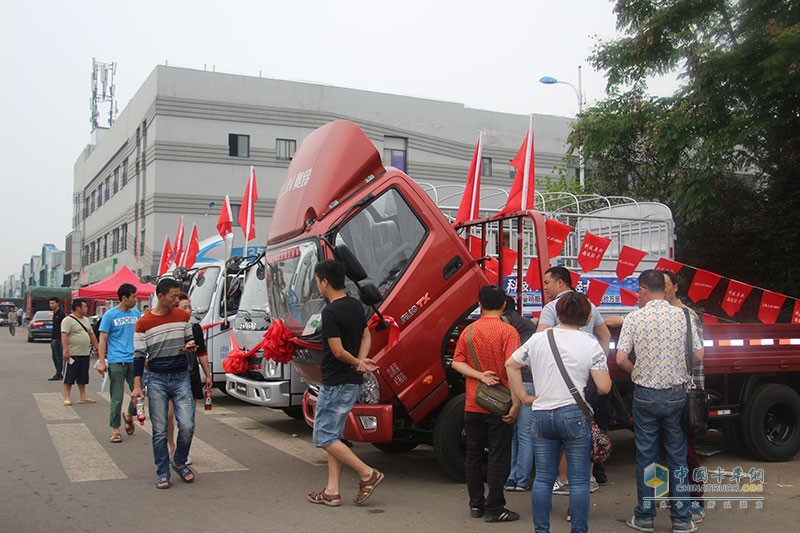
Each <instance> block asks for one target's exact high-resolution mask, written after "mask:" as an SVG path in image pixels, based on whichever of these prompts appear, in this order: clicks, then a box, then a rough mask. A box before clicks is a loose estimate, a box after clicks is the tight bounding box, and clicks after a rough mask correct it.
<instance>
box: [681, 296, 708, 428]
mask: <svg viewBox="0 0 800 533" xmlns="http://www.w3.org/2000/svg"><path fill="white" fill-rule="evenodd" d="M683 313H684V315H686V369H687V370H688V371H689V386H688V387H687V389H686V403H685V404H684V405H683V426H684V429H685V430H686V433H688V434H690V435H694V436H695V437H702V436H703V435H705V434H706V432H707V431H708V392H706V390H705V389H703V388H702V387H700V386H699V385H698V384H697V383H695V381H694V376H693V375H692V367H693V364H694V353H693V352H692V320H691V317H690V316H689V310H688V309H686V308H684V309H683Z"/></svg>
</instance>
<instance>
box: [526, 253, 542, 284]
mask: <svg viewBox="0 0 800 533" xmlns="http://www.w3.org/2000/svg"><path fill="white" fill-rule="evenodd" d="M539 275H540V274H539V260H538V259H536V258H535V257H531V262H530V264H529V265H528V272H527V273H526V274H525V283H527V284H528V289H530V290H531V291H538V290H539V289H541V288H542V282H541V279H540V278H539Z"/></svg>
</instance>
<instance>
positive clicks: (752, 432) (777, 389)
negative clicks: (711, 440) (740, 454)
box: [742, 383, 800, 462]
mask: <svg viewBox="0 0 800 533" xmlns="http://www.w3.org/2000/svg"><path fill="white" fill-rule="evenodd" d="M742 436H743V437H744V441H745V443H746V444H747V447H748V448H749V449H750V451H751V452H752V453H753V455H755V456H756V457H757V458H759V459H762V460H764V461H774V462H781V461H788V460H789V459H791V458H792V457H794V456H795V455H796V454H797V452H798V450H800V396H798V394H797V393H796V392H795V391H794V390H793V389H791V388H790V387H787V386H786V385H779V384H777V383H770V384H768V385H762V386H761V387H759V388H758V389H756V390H755V392H753V395H752V396H751V397H750V399H749V400H748V401H747V404H745V407H744V412H743V416H742Z"/></svg>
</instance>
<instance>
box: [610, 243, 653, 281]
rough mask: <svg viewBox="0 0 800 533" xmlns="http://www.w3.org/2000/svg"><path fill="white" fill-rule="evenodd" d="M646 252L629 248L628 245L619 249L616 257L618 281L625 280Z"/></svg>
mask: <svg viewBox="0 0 800 533" xmlns="http://www.w3.org/2000/svg"><path fill="white" fill-rule="evenodd" d="M646 255H647V252H643V251H641V250H637V249H636V248H631V247H630V246H623V247H622V250H620V251H619V257H618V258H617V277H618V278H619V280H620V281H625V278H627V277H628V276H630V275H631V274H633V273H634V272H636V267H638V266H639V263H641V262H642V259H644V256H646Z"/></svg>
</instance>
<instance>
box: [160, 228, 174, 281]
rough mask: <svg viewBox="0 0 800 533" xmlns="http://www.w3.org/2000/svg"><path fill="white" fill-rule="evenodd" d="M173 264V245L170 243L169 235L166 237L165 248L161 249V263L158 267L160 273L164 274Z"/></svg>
mask: <svg viewBox="0 0 800 533" xmlns="http://www.w3.org/2000/svg"><path fill="white" fill-rule="evenodd" d="M171 264H172V246H170V244H169V236H166V237H165V240H164V248H163V249H162V250H161V265H160V266H159V267H158V275H159V276H163V275H164V274H166V272H167V270H169V266H170V265H171Z"/></svg>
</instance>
